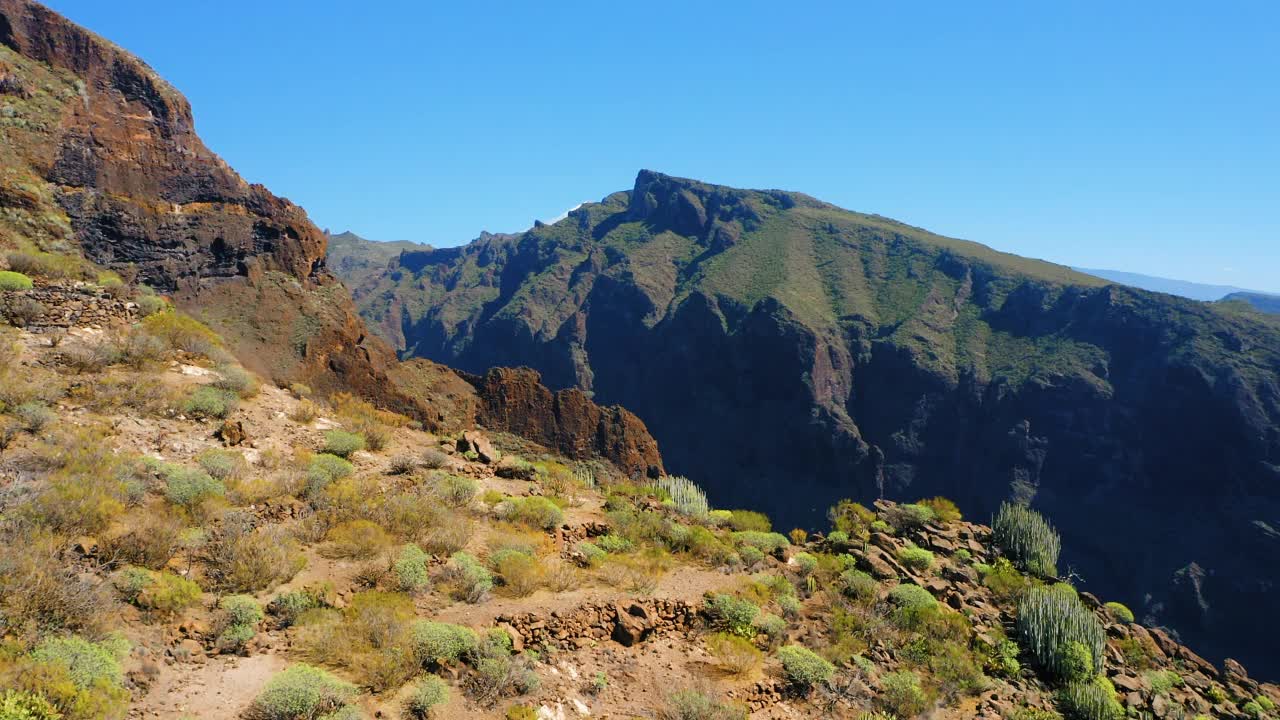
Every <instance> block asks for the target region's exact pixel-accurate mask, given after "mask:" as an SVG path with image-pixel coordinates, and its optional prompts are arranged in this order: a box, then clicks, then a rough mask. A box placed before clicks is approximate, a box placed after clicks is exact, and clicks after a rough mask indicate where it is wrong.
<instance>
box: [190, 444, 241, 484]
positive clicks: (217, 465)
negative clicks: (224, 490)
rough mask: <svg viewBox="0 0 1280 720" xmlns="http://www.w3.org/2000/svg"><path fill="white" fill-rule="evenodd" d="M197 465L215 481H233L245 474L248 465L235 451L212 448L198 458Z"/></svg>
mask: <svg viewBox="0 0 1280 720" xmlns="http://www.w3.org/2000/svg"><path fill="white" fill-rule="evenodd" d="M196 464H197V465H199V466H200V468H201V469H203V470H204V471H205V472H207V473H209V476H210V477H212V478H213V479H215V480H222V481H226V480H231V479H233V478H236V477H239V476H240V475H241V474H243V473H244V471H245V469H246V468H247V467H248V464H247V463H246V462H245V459H244V455H242V454H240V453H239V452H237V451H235V450H223V449H221V448H211V449H209V450H205V451H204V452H202V453H200V454H199V455H197V456H196Z"/></svg>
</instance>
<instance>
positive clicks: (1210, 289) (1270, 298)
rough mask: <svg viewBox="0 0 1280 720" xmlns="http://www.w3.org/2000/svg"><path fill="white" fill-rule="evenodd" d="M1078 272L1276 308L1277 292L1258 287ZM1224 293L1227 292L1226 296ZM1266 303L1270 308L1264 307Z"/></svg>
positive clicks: (1279, 297)
mask: <svg viewBox="0 0 1280 720" xmlns="http://www.w3.org/2000/svg"><path fill="white" fill-rule="evenodd" d="M1075 269H1076V270H1078V271H1080V272H1082V273H1088V274H1089V275H1093V276H1095V277H1100V278H1102V279H1103V280H1110V281H1111V282H1114V283H1120V284H1121V285H1128V286H1130V287H1136V288H1141V289H1143V290H1150V291H1151V292H1162V293H1167V294H1169V295H1177V296H1179V297H1185V298H1191V299H1192V300H1204V301H1207V302H1212V301H1216V300H1223V299H1232V300H1244V301H1246V302H1250V303H1253V304H1254V306H1255V307H1258V309H1259V310H1263V311H1264V312H1276V311H1275V309H1274V308H1275V304H1276V303H1277V302H1280V295H1276V294H1273V293H1266V292H1262V291H1260V290H1248V289H1246V288H1239V287H1235V286H1232V285H1209V284H1206V283H1197V282H1190V281H1188V280H1174V279H1172V278H1164V277H1156V276H1155V275H1143V274H1141V273H1133V272H1124V271H1123V270H1096V269H1092V268H1081V267H1078V268H1075ZM1228 296H1231V297H1230V298H1228ZM1255 301H1260V302H1261V303H1262V305H1267V306H1270V307H1271V308H1273V309H1272V310H1269V311H1268V310H1267V309H1266V307H1261V306H1259V303H1258V302H1255Z"/></svg>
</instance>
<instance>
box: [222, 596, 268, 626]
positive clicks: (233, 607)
mask: <svg viewBox="0 0 1280 720" xmlns="http://www.w3.org/2000/svg"><path fill="white" fill-rule="evenodd" d="M218 608H219V609H221V610H222V614H223V618H224V620H225V622H226V624H228V625H250V626H252V625H257V624H258V623H260V622H262V619H263V617H265V615H264V614H263V612H262V606H261V605H259V604H258V601H257V600H254V599H253V598H252V597H250V596H248V595H228V596H226V597H224V598H222V600H220V601H219V602H218Z"/></svg>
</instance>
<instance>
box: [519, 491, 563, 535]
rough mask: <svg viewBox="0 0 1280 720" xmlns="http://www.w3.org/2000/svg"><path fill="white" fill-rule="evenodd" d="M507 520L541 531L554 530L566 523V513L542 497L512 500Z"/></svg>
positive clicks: (535, 496)
mask: <svg viewBox="0 0 1280 720" xmlns="http://www.w3.org/2000/svg"><path fill="white" fill-rule="evenodd" d="M508 502H510V503H511V509H510V512H509V514H508V516H507V518H506V519H508V520H511V521H513V522H518V523H521V524H524V525H528V526H529V527H535V528H538V529H541V530H553V529H555V528H556V527H557V526H558V525H560V523H562V522H564V511H563V510H561V509H560V506H559V505H556V504H555V503H554V502H551V501H550V500H548V499H547V498H544V497H542V496H540V495H533V496H530V497H523V498H512V499H511V500H509V501H508Z"/></svg>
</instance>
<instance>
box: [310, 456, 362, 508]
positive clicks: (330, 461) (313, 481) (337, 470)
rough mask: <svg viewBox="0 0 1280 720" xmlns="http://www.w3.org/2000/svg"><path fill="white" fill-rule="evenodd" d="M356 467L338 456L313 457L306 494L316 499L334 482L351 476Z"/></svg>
mask: <svg viewBox="0 0 1280 720" xmlns="http://www.w3.org/2000/svg"><path fill="white" fill-rule="evenodd" d="M354 471H355V466H354V465H352V464H351V463H349V462H347V461H346V460H344V459H342V458H340V457H338V456H337V455H330V454H328V453H320V454H319V455H313V456H312V457H311V462H310V463H309V464H308V465H307V484H306V489H305V490H304V492H305V493H306V495H307V497H309V498H312V499H314V498H316V497H318V496H319V495H320V492H321V491H322V490H324V489H325V488H326V487H328V486H329V484H330V483H333V482H334V481H337V480H341V479H343V478H345V477H348V476H350V475H351V473H352V472H354Z"/></svg>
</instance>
